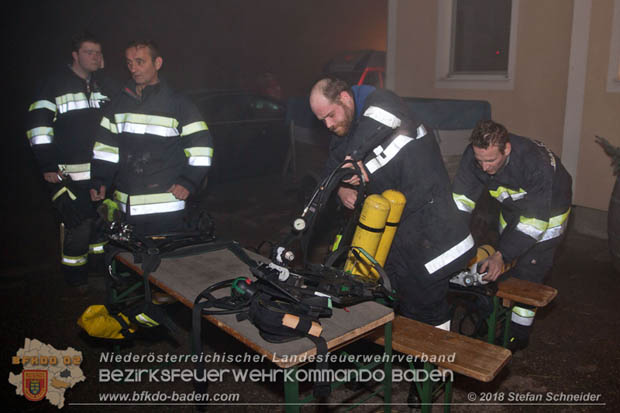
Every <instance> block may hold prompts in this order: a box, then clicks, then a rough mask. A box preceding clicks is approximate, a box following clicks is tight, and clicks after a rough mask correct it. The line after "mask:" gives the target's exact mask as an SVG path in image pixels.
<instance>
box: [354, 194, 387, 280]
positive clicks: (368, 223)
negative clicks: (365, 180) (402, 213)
mask: <svg viewBox="0 0 620 413" xmlns="http://www.w3.org/2000/svg"><path fill="white" fill-rule="evenodd" d="M389 213H390V202H389V201H388V200H387V199H385V198H384V197H382V196H381V195H377V194H373V195H370V196H368V198H366V201H364V206H363V207H362V212H361V213H360V219H359V222H358V223H357V228H356V229H355V233H354V234H353V241H352V242H351V246H353V247H359V248H362V249H364V251H366V252H367V253H368V254H370V255H371V256H373V257H374V255H375V254H376V252H377V247H378V246H379V242H380V241H381V236H382V235H383V231H384V230H385V222H386V221H387V217H388V214H389ZM362 256H363V255H362ZM371 268H372V266H371V265H370V264H368V263H366V262H362V261H360V260H358V259H357V258H356V257H355V256H354V255H353V253H351V252H350V253H349V256H348V257H347V262H346V263H345V265H344V270H345V271H348V272H350V273H352V274H357V275H360V276H361V277H362V278H369V277H372V276H371V275H369V274H370V269H371Z"/></svg>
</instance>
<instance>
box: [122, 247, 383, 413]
mask: <svg viewBox="0 0 620 413" xmlns="http://www.w3.org/2000/svg"><path fill="white" fill-rule="evenodd" d="M246 252H247V253H248V255H250V256H251V258H253V259H255V260H262V261H268V260H267V259H266V258H264V257H261V256H259V255H257V254H253V253H251V252H249V251H246ZM117 260H119V261H120V262H122V263H123V264H125V265H126V266H128V267H129V268H131V269H132V270H133V271H135V272H136V273H138V274H142V271H141V269H140V267H139V264H134V262H133V257H132V255H131V254H129V253H122V254H119V255H117ZM250 275H251V273H250V271H249V269H248V266H247V265H246V264H245V263H243V262H242V261H241V260H240V259H239V258H238V257H237V256H235V255H234V254H233V253H232V252H231V251H229V250H227V249H222V250H216V251H211V252H208V253H203V254H200V255H193V256H188V257H183V258H166V259H163V260H162V261H161V264H160V266H159V268H158V269H157V271H155V272H154V273H151V274H150V275H149V280H150V281H151V282H152V283H153V284H155V285H156V286H158V287H159V288H161V289H162V290H164V291H165V292H166V293H168V294H170V295H172V296H174V297H175V298H177V299H178V300H179V301H180V302H182V303H183V304H185V305H186V306H187V307H189V308H192V307H193V305H194V300H195V298H196V297H197V296H198V294H199V293H200V292H202V291H203V290H204V289H205V288H207V287H209V286H211V285H213V284H214V283H216V282H220V281H224V280H228V279H231V278H236V277H241V276H250ZM225 294H227V293H225V292H221V295H225ZM214 295H216V296H217V294H214ZM347 310H348V311H345V310H343V309H337V308H334V311H333V315H332V317H330V318H323V319H321V324H322V326H323V333H322V336H323V337H324V338H325V340H326V341H327V346H328V349H329V350H330V351H333V350H335V349H338V348H341V347H343V346H345V345H347V344H350V343H352V342H354V341H356V340H358V339H360V338H362V337H363V336H365V335H366V334H367V333H369V332H370V331H372V330H373V329H375V328H377V327H380V326H385V335H386V343H389V345H388V344H386V346H385V353H386V354H388V355H389V356H388V357H387V359H388V360H390V362H388V363H385V365H384V370H385V377H386V380H385V381H384V402H385V406H386V407H385V408H386V410H385V411H389V410H390V406H389V404H390V402H391V386H392V383H391V375H392V372H391V368H392V366H391V353H392V347H391V321H392V320H393V319H394V312H393V311H392V309H390V308H388V307H385V306H383V305H381V304H378V303H375V302H370V301H368V302H364V303H360V304H356V305H354V306H351V307H349V308H348V309H347ZM204 317H205V318H206V319H207V320H209V321H210V322H211V323H213V324H215V325H216V326H217V327H219V328H221V329H222V330H224V331H225V332H227V333H228V334H230V335H231V336H233V337H235V338H236V339H237V340H239V341H241V342H242V343H244V344H245V345H246V346H248V347H250V348H251V349H253V350H254V351H256V352H257V353H259V354H261V355H263V356H265V357H266V358H268V359H269V360H271V361H272V362H273V363H275V364H276V365H277V366H279V367H281V368H285V369H286V368H296V367H298V366H300V365H301V364H304V363H303V362H299V361H298V360H305V359H306V358H307V357H308V356H312V355H315V354H316V346H315V344H314V343H313V342H312V341H310V340H309V339H307V338H302V339H299V340H294V341H290V342H287V343H270V342H267V341H265V340H264V339H263V338H262V337H261V336H260V335H259V333H258V330H257V328H256V327H255V326H254V325H252V324H251V323H250V322H249V321H248V320H244V321H241V322H239V321H237V320H236V318H235V315H218V316H212V315H208V316H207V315H205V316H204ZM285 356H286V357H285ZM290 376H294V374H293V375H290ZM285 399H286V410H287V411H291V412H293V411H298V410H299V407H300V402H299V392H298V383H297V382H295V381H294V382H285Z"/></svg>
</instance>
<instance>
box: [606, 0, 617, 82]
mask: <svg viewBox="0 0 620 413" xmlns="http://www.w3.org/2000/svg"><path fill="white" fill-rule="evenodd" d="M619 26H620V0H615V1H614V11H613V17H612V20H611V45H610V48H609V73H608V75H607V91H608V92H620V27H619Z"/></svg>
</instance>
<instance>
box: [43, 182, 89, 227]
mask: <svg viewBox="0 0 620 413" xmlns="http://www.w3.org/2000/svg"><path fill="white" fill-rule="evenodd" d="M59 188H60V189H59V190H58V191H57V192H56V193H55V194H54V196H53V197H52V203H53V204H54V208H56V210H57V211H58V212H59V213H60V218H61V219H62V222H63V223H64V224H65V226H66V227H67V228H76V227H78V226H79V225H80V224H81V223H82V222H83V221H84V220H85V219H86V218H88V217H86V216H85V215H84V213H83V212H82V211H81V208H78V205H77V202H76V200H77V196H76V195H75V194H74V193H73V192H72V191H71V190H70V189H69V188H67V187H66V186H59Z"/></svg>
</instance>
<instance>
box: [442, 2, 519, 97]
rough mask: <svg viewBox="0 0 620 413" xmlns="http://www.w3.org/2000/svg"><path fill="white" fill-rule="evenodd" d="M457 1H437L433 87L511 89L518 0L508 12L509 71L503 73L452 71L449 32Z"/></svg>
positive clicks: (515, 47)
mask: <svg viewBox="0 0 620 413" xmlns="http://www.w3.org/2000/svg"><path fill="white" fill-rule="evenodd" d="M455 1H456V0H437V56H436V65H435V71H436V73H435V87H437V88H452V89H504V90H506V89H507V90H512V89H514V76H515V64H516V57H517V28H518V21H519V12H518V11H519V3H520V0H512V9H511V12H510V40H509V50H508V71H507V73H506V74H505V75H504V74H489V73H480V74H473V73H470V74H452V73H451V72H450V66H451V55H452V47H453V42H452V31H453V25H454V24H455V21H454V10H455Z"/></svg>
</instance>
